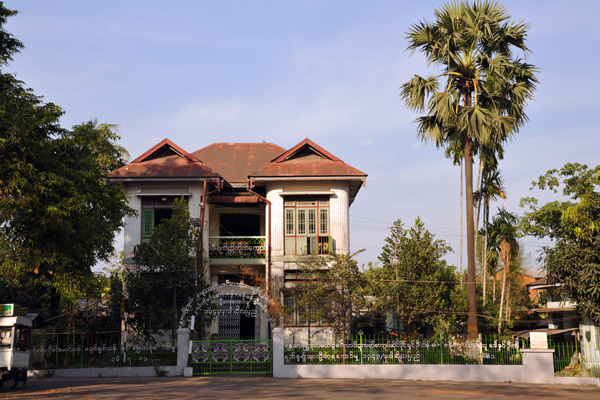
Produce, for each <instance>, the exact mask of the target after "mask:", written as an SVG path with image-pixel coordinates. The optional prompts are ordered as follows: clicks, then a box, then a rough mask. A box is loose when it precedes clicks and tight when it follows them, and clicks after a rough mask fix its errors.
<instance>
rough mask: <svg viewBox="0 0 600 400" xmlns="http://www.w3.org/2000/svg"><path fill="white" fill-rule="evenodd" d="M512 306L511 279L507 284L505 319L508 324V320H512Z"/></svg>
mask: <svg viewBox="0 0 600 400" xmlns="http://www.w3.org/2000/svg"><path fill="white" fill-rule="evenodd" d="M511 311H512V310H511V307H510V281H509V282H508V284H507V285H506V318H505V321H506V323H507V324H508V321H510V316H511Z"/></svg>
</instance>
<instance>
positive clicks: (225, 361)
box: [192, 339, 273, 375]
mask: <svg viewBox="0 0 600 400" xmlns="http://www.w3.org/2000/svg"><path fill="white" fill-rule="evenodd" d="M192 368H193V371H194V372H193V373H194V375H217V374H271V373H273V341H272V340H258V339H257V340H196V341H194V343H193V347H192Z"/></svg>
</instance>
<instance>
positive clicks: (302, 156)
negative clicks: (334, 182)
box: [252, 139, 367, 178]
mask: <svg viewBox="0 0 600 400" xmlns="http://www.w3.org/2000/svg"><path fill="white" fill-rule="evenodd" d="M252 176H253V177H276V176H288V177H291V176H356V177H361V178H364V177H366V176H367V174H365V173H364V172H362V171H360V170H358V169H356V168H354V167H352V166H350V165H348V164H346V163H345V162H343V161H342V160H340V159H339V158H337V157H335V156H334V155H333V154H331V153H329V152H328V151H326V150H325V149H323V148H322V147H320V146H319V145H317V144H315V143H314V142H312V141H311V140H309V139H304V140H303V141H302V142H300V143H298V144H297V145H296V146H294V147H292V148H291V149H290V150H288V151H286V152H285V153H283V154H281V155H280V156H279V157H277V158H276V159H274V160H273V162H272V163H270V164H269V165H266V166H265V167H264V168H262V169H260V170H258V171H256V172H254V173H252Z"/></svg>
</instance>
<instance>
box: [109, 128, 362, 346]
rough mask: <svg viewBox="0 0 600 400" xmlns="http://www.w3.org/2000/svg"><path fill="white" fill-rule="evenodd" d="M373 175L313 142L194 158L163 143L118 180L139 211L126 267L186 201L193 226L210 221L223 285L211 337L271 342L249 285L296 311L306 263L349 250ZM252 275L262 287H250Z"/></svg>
mask: <svg viewBox="0 0 600 400" xmlns="http://www.w3.org/2000/svg"><path fill="white" fill-rule="evenodd" d="M366 177H367V175H366V174H365V173H364V172H361V171H359V170H358V169H356V168H354V167H352V166H350V165H348V164H346V163H345V162H343V161H342V160H340V159H339V158H337V157H335V156H334V155H333V154H331V153H329V152H328V151H326V150H325V149H323V148H321V147H320V146H318V145H317V144H315V143H313V142H312V141H310V140H309V139H305V140H303V141H302V142H300V143H298V144H297V145H296V146H294V147H292V148H291V149H288V150H286V149H284V148H282V147H280V146H278V145H276V144H273V143H214V144H211V145H209V146H207V147H204V148H202V149H200V150H197V151H194V152H192V153H188V152H187V151H185V150H184V149H182V148H181V147H179V146H177V145H176V144H175V143H173V142H171V141H170V140H168V139H165V140H163V141H162V142H160V143H158V144H157V145H155V146H154V147H152V148H151V149H149V150H148V151H147V152H145V153H144V154H142V155H141V156H139V157H138V158H136V159H135V160H133V161H132V162H131V163H129V164H127V165H125V166H123V167H122V168H120V169H118V170H116V171H113V172H112V173H111V180H113V181H117V182H122V184H123V189H124V190H125V191H126V193H127V195H128V199H129V205H130V207H132V208H133V209H135V210H137V211H138V215H137V216H133V217H128V218H127V219H126V220H125V239H124V249H123V250H124V254H125V257H126V258H125V263H126V266H127V267H128V268H136V266H135V265H134V264H133V251H134V248H135V246H136V245H137V244H139V243H140V242H141V241H143V240H144V239H146V238H148V237H150V235H151V234H152V231H153V228H154V227H155V226H157V225H158V224H159V223H160V222H161V221H162V220H164V219H165V218H169V217H170V215H171V209H172V207H173V201H174V199H175V198H177V197H181V196H184V197H185V198H186V199H187V202H188V205H189V210H190V214H191V217H192V219H195V220H196V221H199V220H200V218H201V215H203V218H204V221H202V223H201V224H199V225H201V226H203V227H205V228H204V230H203V232H204V234H203V249H204V254H203V255H204V259H205V260H207V268H205V274H206V276H205V278H206V280H207V282H210V283H217V284H221V286H219V291H220V296H221V299H220V300H221V301H220V303H221V309H220V310H219V312H218V317H217V321H216V322H215V323H214V324H213V326H212V327H211V328H210V333H211V337H213V338H215V337H219V338H241V337H243V338H266V337H268V336H269V335H270V326H269V320H268V316H267V315H266V313H265V312H264V310H263V309H262V308H261V307H259V306H258V305H257V304H255V302H249V301H247V300H248V298H249V296H250V295H251V293H252V289H251V288H249V287H247V286H252V285H259V284H262V285H265V286H268V287H269V288H270V290H271V292H272V293H273V296H275V297H276V298H278V299H279V300H280V301H281V302H282V303H283V304H286V305H287V306H288V308H289V307H291V308H292V309H293V306H294V304H293V297H291V296H286V288H290V287H292V286H293V284H294V282H295V281H296V280H297V275H298V271H299V269H300V267H299V266H298V263H297V262H298V260H299V259H302V257H305V256H309V255H310V256H314V255H317V256H318V255H322V254H328V253H330V252H337V253H346V252H348V251H349V241H350V233H349V214H348V210H349V207H350V205H351V204H352V202H353V201H354V199H355V197H356V195H357V193H358V191H359V190H360V188H361V187H362V186H363V185H364V184H365V180H366ZM249 269H250V270H251V271H253V273H254V274H255V276H257V277H259V278H260V279H254V280H252V281H251V282H250V281H248V279H247V276H248V274H247V271H248V270H249ZM245 277H246V278H245ZM244 280H245V281H244ZM240 281H244V282H242V283H244V284H243V285H236V284H239V283H240ZM257 282H258V283H257ZM260 282H262V283H260ZM292 314H293V313H292ZM286 323H287V324H288V325H289V326H298V325H302V323H303V322H302V321H301V318H288V319H287V322H286Z"/></svg>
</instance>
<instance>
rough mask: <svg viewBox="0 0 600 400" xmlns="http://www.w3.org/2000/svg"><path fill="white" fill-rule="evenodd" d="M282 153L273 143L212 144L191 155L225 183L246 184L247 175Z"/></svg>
mask: <svg viewBox="0 0 600 400" xmlns="http://www.w3.org/2000/svg"><path fill="white" fill-rule="evenodd" d="M284 152H285V149H284V148H283V147H280V146H278V145H276V144H273V143H213V144H211V145H210V146H207V147H204V148H202V149H200V150H197V151H194V152H193V153H192V155H193V156H195V157H196V158H198V159H199V160H202V162H203V163H204V164H206V165H207V166H208V167H210V168H211V169H212V170H214V171H216V172H218V173H219V174H220V175H221V176H222V177H223V178H225V180H226V181H227V182H229V183H246V181H247V180H248V176H249V175H252V174H253V172H255V171H257V170H259V169H261V168H264V166H265V165H267V164H269V163H270V162H271V160H273V159H274V158H275V157H277V156H279V155H280V154H282V153H284Z"/></svg>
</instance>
